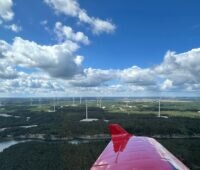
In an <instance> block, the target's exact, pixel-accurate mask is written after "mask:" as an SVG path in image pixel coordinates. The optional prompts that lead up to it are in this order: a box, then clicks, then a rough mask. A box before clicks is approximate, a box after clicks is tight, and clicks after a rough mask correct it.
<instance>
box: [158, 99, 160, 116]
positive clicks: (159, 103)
mask: <svg viewBox="0 0 200 170" xmlns="http://www.w3.org/2000/svg"><path fill="white" fill-rule="evenodd" d="M158 117H160V98H159V100H158Z"/></svg>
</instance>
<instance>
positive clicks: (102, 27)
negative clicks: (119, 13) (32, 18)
mask: <svg viewBox="0 0 200 170" xmlns="http://www.w3.org/2000/svg"><path fill="white" fill-rule="evenodd" d="M44 2H45V3H46V4H48V5H49V6H50V7H52V8H53V9H54V10H55V11H56V13H62V14H65V15H67V16H71V17H76V18H77V19H78V20H79V21H80V22H82V23H86V24H89V25H90V26H91V29H92V32H93V33H94V34H101V33H104V32H105V33H112V32H114V31H115V29H116V26H115V25H114V24H113V23H112V22H111V21H109V20H101V19H99V18H95V17H91V16H89V15H88V14H87V11H86V10H85V9H82V8H80V5H79V3H78V2H77V0H44Z"/></svg>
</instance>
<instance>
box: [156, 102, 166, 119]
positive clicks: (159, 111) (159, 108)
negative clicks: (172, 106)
mask: <svg viewBox="0 0 200 170" xmlns="http://www.w3.org/2000/svg"><path fill="white" fill-rule="evenodd" d="M160 104H161V99H160V98H159V100H158V117H159V118H165V119H168V116H161V107H160Z"/></svg>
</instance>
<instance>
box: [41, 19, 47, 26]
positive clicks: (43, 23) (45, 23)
mask: <svg viewBox="0 0 200 170" xmlns="http://www.w3.org/2000/svg"><path fill="white" fill-rule="evenodd" d="M40 24H41V25H44V26H45V25H47V24H48V21H47V20H43V21H41V22H40Z"/></svg>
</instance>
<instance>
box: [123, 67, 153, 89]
mask: <svg viewBox="0 0 200 170" xmlns="http://www.w3.org/2000/svg"><path fill="white" fill-rule="evenodd" d="M120 77H121V79H122V80H123V81H124V82H126V83H131V84H135V85H141V86H143V85H146V86H148V85H155V84H156V77H155V73H154V71H153V70H151V69H149V68H147V69H142V68H140V67H138V66H133V67H131V68H127V69H124V70H122V71H121V73H120Z"/></svg>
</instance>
